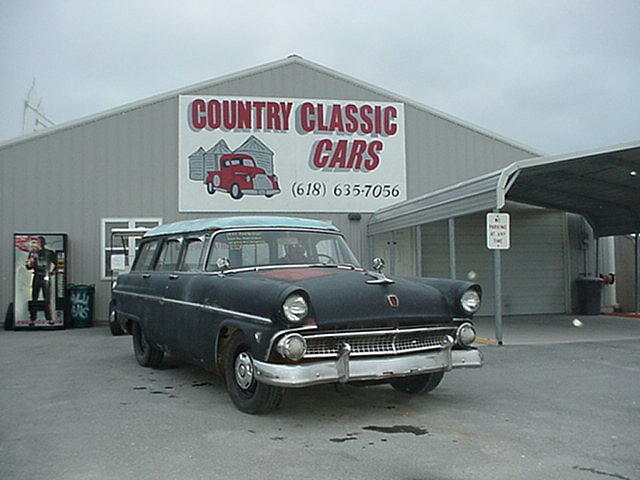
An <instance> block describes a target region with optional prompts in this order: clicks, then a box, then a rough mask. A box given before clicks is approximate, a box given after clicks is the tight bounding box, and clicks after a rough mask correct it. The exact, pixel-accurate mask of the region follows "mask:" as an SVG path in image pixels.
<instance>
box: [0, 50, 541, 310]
mask: <svg viewBox="0 0 640 480" xmlns="http://www.w3.org/2000/svg"><path fill="white" fill-rule="evenodd" d="M212 83H215V82H212ZM182 93H184V94H203V95H205V94H212V95H213V94H216V95H221V94H229V95H246V96H249V95H252V96H278V97H294V98H295V97H301V98H335V99H352V100H386V101H389V100H391V101H398V98H396V97H394V96H392V95H389V94H386V93H385V92H380V91H378V90H376V89H373V88H370V87H363V86H361V85H358V84H357V83H356V82H354V81H352V80H351V79H348V78H343V77H341V76H340V75H339V74H337V73H335V72H334V74H332V73H331V72H330V71H328V70H327V69H324V68H323V67H317V68H316V67H314V66H313V64H310V63H309V62H306V61H297V60H295V59H292V60H287V61H283V62H281V63H279V64H277V65H275V66H274V65H271V66H269V67H268V68H267V69H266V70H263V71H261V72H257V73H256V72H253V73H251V74H250V75H247V76H245V77H242V78H232V79H228V80H225V81H224V82H223V83H217V84H215V85H213V86H211V87H208V88H200V89H199V90H197V91H193V90H188V91H187V90H185V91H184V92H182ZM177 110H178V97H177V95H175V96H172V97H171V98H169V99H160V100H156V101H154V103H150V104H146V105H136V106H135V107H134V108H133V109H130V110H127V111H122V112H117V113H115V114H112V115H110V116H106V117H103V118H100V116H98V117H96V118H95V119H93V120H92V121H90V122H79V123H78V124H77V125H76V126H75V127H73V128H65V129H62V130H60V131H55V132H54V133H52V134H43V135H40V136H37V137H35V138H32V139H27V140H25V141H17V142H13V143H11V144H8V145H5V146H4V147H0V179H1V180H0V182H1V183H0V187H1V188H0V209H1V210H0V211H1V222H0V242H2V248H1V249H0V278H1V279H2V289H1V290H0V305H2V308H4V307H5V306H6V305H7V304H8V303H9V302H10V301H11V298H12V288H11V287H10V286H11V285H12V265H11V263H12V249H11V242H12V234H13V232H16V231H22V232H29V231H34V232H47V231H49V232H65V233H68V234H69V241H70V270H69V271H70V277H69V280H70V281H71V282H73V283H95V284H96V285H97V298H96V307H97V318H99V319H104V318H105V317H106V305H107V302H108V298H109V285H108V282H106V281H101V280H100V220H101V218H106V217H125V218H134V217H138V218H139V217H161V218H162V219H163V220H164V222H165V223H166V222H171V221H175V220H183V219H189V218H196V217H201V216H203V215H202V214H179V213H178V211H177V205H178V158H177V157H178V143H177V142H178V119H177ZM405 111H406V122H405V124H406V152H407V177H408V192H409V197H415V196H417V195H420V194H423V193H426V192H429V191H431V190H433V189H435V188H439V187H443V186H446V185H448V184H451V183H454V182H458V181H460V180H463V179H466V178H471V177H474V176H476V175H479V174H482V173H486V172H489V171H492V170H495V169H497V168H500V167H503V166H506V165H507V164H509V163H511V162H512V161H514V160H518V159H522V158H528V157H531V156H533V155H532V153H531V152H528V151H525V150H523V149H522V148H519V147H518V146H515V145H510V144H507V143H505V142H503V141H499V140H496V139H494V138H491V137H490V136H487V135H484V134H481V133H478V132H475V131H473V130H471V129H470V128H468V127H466V126H461V125H458V124H457V123H454V122H451V121H449V120H447V119H445V118H442V117H440V116H437V115H433V114H431V113H429V112H427V111H425V110H423V109H420V108H417V107H416V106H412V105H407V106H406V110H405ZM230 213H232V212H230ZM263 213H268V212H263ZM305 216H308V217H311V218H318V219H324V220H329V221H332V222H333V223H334V224H335V225H336V226H337V227H338V228H340V229H342V230H343V232H345V234H346V236H347V238H348V240H349V242H350V244H351V245H352V247H353V248H354V250H355V252H356V254H357V255H358V256H359V257H360V258H361V260H363V261H364V260H365V259H364V258H363V256H365V255H366V256H368V251H367V250H368V249H367V238H366V235H365V228H364V227H365V225H366V222H367V220H368V217H369V216H368V215H363V216H362V219H361V220H360V221H349V220H348V219H347V215H346V214H305ZM470 227H473V225H470ZM367 263H368V259H367Z"/></svg>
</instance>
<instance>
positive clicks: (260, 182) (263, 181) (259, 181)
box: [253, 174, 273, 190]
mask: <svg viewBox="0 0 640 480" xmlns="http://www.w3.org/2000/svg"><path fill="white" fill-rule="evenodd" d="M253 188H254V189H256V190H258V189H261V190H262V189H267V190H268V189H271V188H273V185H272V183H271V180H269V178H268V177H267V176H266V175H264V174H258V175H256V176H255V177H254V178H253Z"/></svg>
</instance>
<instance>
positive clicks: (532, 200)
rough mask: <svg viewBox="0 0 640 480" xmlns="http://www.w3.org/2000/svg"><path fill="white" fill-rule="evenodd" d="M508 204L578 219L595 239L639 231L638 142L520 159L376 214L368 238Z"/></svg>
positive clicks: (372, 219) (639, 171)
mask: <svg viewBox="0 0 640 480" xmlns="http://www.w3.org/2000/svg"><path fill="white" fill-rule="evenodd" d="M507 200H511V201H515V202H520V203H525V204H529V205H535V206H539V207H545V208H551V209H557V210H562V211H566V212H572V213H576V214H579V215H582V216H584V217H585V218H586V219H587V221H588V222H589V223H590V224H591V226H592V227H593V229H594V233H595V235H596V236H598V237H604V236H609V235H625V234H630V233H636V232H640V142H635V143H629V144H624V145H617V146H613V147H607V148H604V149H598V150H592V151H588V152H579V153H573V154H568V155H555V156H547V157H538V158H532V159H528V160H520V161H518V162H515V163H512V164H511V165H509V166H507V167H505V168H503V169H501V170H497V171H495V172H492V173H489V174H486V175H482V176H480V177H476V178H473V179H470V180H467V181H464V182H461V183H458V184H456V185H451V186H449V187H446V188H443V189H441V190H437V191H435V192H431V193H428V194H426V195H422V196H420V197H417V198H414V199H411V200H407V201H404V202H401V203H397V204H395V205H392V206H390V207H387V208H384V209H381V210H379V211H377V212H376V213H375V214H374V215H373V216H372V217H371V219H370V220H369V223H368V234H369V235H374V234H377V233H384V232H389V231H393V230H398V229H401V228H406V227H411V226H416V225H421V224H425V223H431V222H435V221H438V220H444V219H447V218H454V217H458V216H461V215H467V214H470V213H475V212H480V211H487V210H494V209H501V208H503V207H504V205H505V202H506V201H507Z"/></svg>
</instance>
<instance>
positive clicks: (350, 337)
mask: <svg viewBox="0 0 640 480" xmlns="http://www.w3.org/2000/svg"><path fill="white" fill-rule="evenodd" d="M447 336H449V337H452V338H455V329H452V328H451V327H425V328H411V329H404V330H403V329H393V330H376V331H358V332H340V333H320V334H311V335H309V334H305V335H304V337H305V339H306V341H307V353H306V354H305V356H304V358H305V359H312V358H337V357H338V354H339V352H340V349H341V348H342V346H343V345H344V344H345V343H346V344H348V345H349V346H350V347H351V356H371V355H400V354H403V353H410V352H420V351H425V350H437V349H440V348H442V347H443V344H445V343H447Z"/></svg>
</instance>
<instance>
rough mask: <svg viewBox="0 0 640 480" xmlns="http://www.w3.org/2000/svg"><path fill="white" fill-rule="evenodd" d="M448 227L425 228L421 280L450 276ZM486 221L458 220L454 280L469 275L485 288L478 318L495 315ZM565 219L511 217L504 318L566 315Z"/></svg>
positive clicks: (532, 214) (534, 214)
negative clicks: (520, 315)
mask: <svg viewBox="0 0 640 480" xmlns="http://www.w3.org/2000/svg"><path fill="white" fill-rule="evenodd" d="M447 238H448V237H447V222H446V221H441V222H436V223H432V224H429V225H423V226H422V262H423V272H422V273H423V275H424V276H429V277H448V276H449V247H448V240H447ZM485 238H486V237H485V216H484V214H473V215H468V216H465V217H460V218H457V219H456V253H457V269H456V270H457V271H456V274H457V275H456V276H457V278H460V279H467V275H468V273H469V272H470V271H474V272H475V273H476V275H477V277H476V279H475V281H476V282H478V283H479V284H480V285H481V286H482V290H483V301H482V307H481V309H480V311H479V315H492V314H493V306H494V288H493V253H492V252H491V251H490V250H488V249H487V248H486V241H485ZM565 240H566V228H565V215H564V214H562V213H558V212H551V211H547V210H532V211H521V210H518V211H517V212H513V213H512V215H511V248H510V249H509V250H506V251H502V279H503V286H502V288H503V293H502V295H503V313H504V314H506V315H514V314H531V313H564V312H566V311H568V307H567V285H568V282H567V280H566V273H567V272H566V254H565V249H564V245H565Z"/></svg>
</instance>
